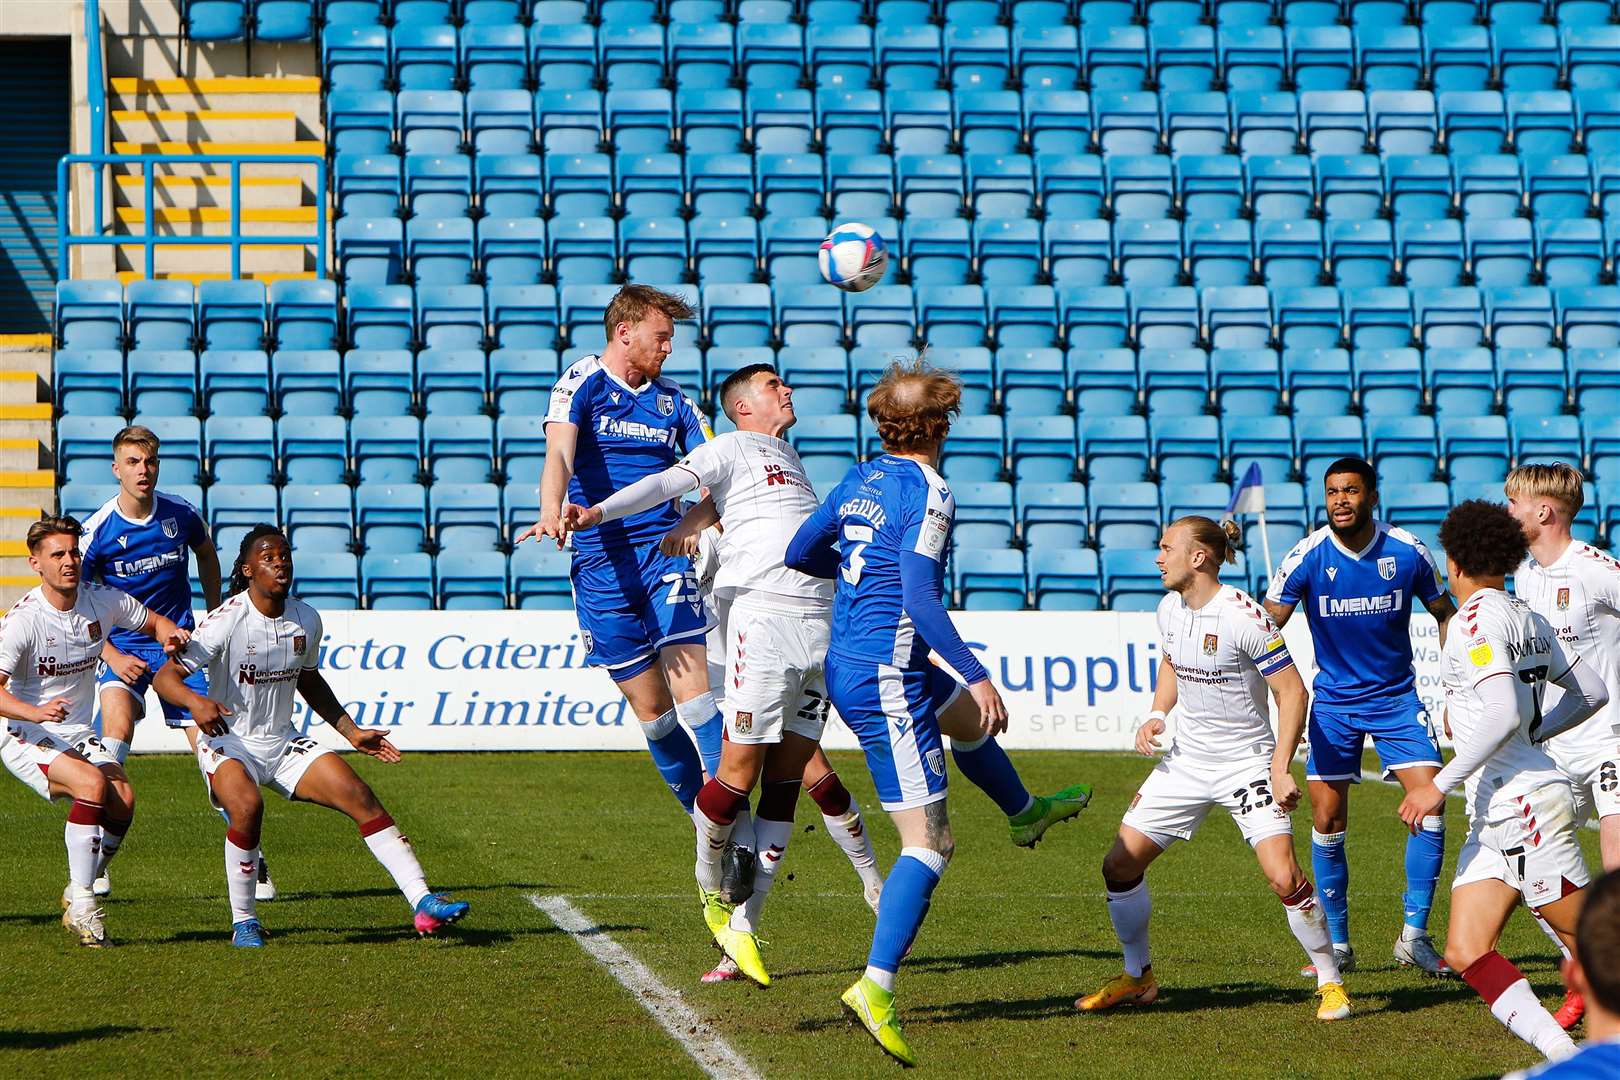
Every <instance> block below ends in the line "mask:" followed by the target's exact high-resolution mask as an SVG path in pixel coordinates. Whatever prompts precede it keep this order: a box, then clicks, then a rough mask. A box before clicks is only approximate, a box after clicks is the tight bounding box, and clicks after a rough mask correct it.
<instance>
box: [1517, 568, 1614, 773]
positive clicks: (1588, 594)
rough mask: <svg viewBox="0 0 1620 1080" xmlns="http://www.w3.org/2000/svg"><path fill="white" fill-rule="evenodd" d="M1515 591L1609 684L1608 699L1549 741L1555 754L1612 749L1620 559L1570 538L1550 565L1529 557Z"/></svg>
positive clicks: (1559, 637)
mask: <svg viewBox="0 0 1620 1080" xmlns="http://www.w3.org/2000/svg"><path fill="white" fill-rule="evenodd" d="M1513 591H1514V593H1515V594H1516V595H1517V596H1518V597H1519V599H1521V600H1523V601H1524V602H1525V603H1527V604H1529V605H1530V610H1532V611H1534V612H1535V613H1536V614H1537V615H1540V616H1541V617H1542V618H1543V619H1546V620H1547V622H1548V623H1549V624H1551V626H1552V628H1553V630H1554V631H1555V632H1556V633H1557V634H1558V640H1559V641H1562V642H1563V643H1564V644H1565V645H1566V646H1567V647H1569V648H1570V649H1572V650H1574V651H1575V652H1576V653H1579V654H1580V657H1581V659H1582V660H1583V661H1585V662H1586V663H1588V664H1591V665H1592V668H1593V670H1595V671H1596V672H1597V673H1598V674H1599V675H1600V676H1602V678H1603V685H1604V686H1605V687H1607V688H1608V691H1609V701H1610V704H1608V705H1605V706H1604V707H1603V708H1601V709H1599V710H1598V711H1597V713H1596V714H1594V715H1593V716H1592V718H1591V719H1589V720H1587V721H1586V723H1584V724H1580V725H1577V726H1576V727H1574V728H1572V729H1571V730H1569V731H1566V732H1564V733H1563V734H1562V735H1557V736H1554V737H1553V738H1552V739H1549V740H1548V741H1547V748H1548V750H1549V751H1550V752H1552V753H1553V754H1554V755H1555V756H1557V755H1559V754H1561V753H1562V752H1564V751H1569V752H1571V753H1572V754H1573V755H1574V756H1577V757H1579V756H1584V751H1585V750H1587V749H1589V748H1590V749H1602V750H1612V749H1613V748H1614V745H1615V742H1616V740H1617V739H1620V724H1617V721H1620V710H1617V709H1616V708H1615V706H1614V701H1615V700H1616V699H1617V698H1620V562H1616V561H1615V560H1614V559H1613V558H1611V557H1610V556H1609V555H1608V554H1607V553H1606V552H1602V551H1599V550H1598V549H1597V548H1595V547H1593V546H1592V545H1591V544H1586V543H1582V542H1581V541H1579V540H1576V541H1574V542H1573V543H1571V544H1570V545H1569V547H1567V548H1565V549H1564V553H1563V554H1562V555H1560V556H1559V557H1558V558H1557V559H1555V560H1554V561H1553V563H1552V565H1551V566H1542V565H1541V564H1540V563H1538V562H1536V560H1535V559H1534V558H1533V557H1532V558H1528V559H1525V560H1524V564H1523V565H1522V566H1520V567H1519V569H1518V570H1516V571H1515V572H1514V574H1513Z"/></svg>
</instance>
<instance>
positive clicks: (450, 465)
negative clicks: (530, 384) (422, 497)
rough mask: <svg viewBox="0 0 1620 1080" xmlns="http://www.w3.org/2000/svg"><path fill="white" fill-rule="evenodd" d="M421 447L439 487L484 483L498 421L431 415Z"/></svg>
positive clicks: (489, 466)
mask: <svg viewBox="0 0 1620 1080" xmlns="http://www.w3.org/2000/svg"><path fill="white" fill-rule="evenodd" d="M422 446H423V450H424V452H425V456H426V459H427V467H428V472H429V473H430V474H432V476H433V480H434V482H435V483H436V484H451V485H467V484H480V483H485V482H487V481H488V480H489V478H490V476H491V474H492V473H493V471H494V469H493V462H494V458H495V421H494V420H493V419H491V418H490V417H488V416H481V415H473V416H454V415H450V416H447V415H444V414H442V413H435V412H430V413H428V416H427V419H426V420H424V421H423V422H422ZM359 456H360V455H359V448H358V446H357V447H356V451H355V457H356V458H358V457H359Z"/></svg>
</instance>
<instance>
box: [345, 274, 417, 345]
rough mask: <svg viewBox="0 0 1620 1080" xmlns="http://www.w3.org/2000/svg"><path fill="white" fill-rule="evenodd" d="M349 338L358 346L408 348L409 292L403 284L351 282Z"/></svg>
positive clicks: (410, 332) (411, 332) (410, 323)
mask: <svg viewBox="0 0 1620 1080" xmlns="http://www.w3.org/2000/svg"><path fill="white" fill-rule="evenodd" d="M347 300H348V340H349V343H350V344H351V345H353V346H354V347H355V348H359V349H408V348H410V345H411V341H412V339H413V336H414V328H413V321H414V320H413V312H412V292H411V289H410V288H409V287H408V286H405V285H365V284H357V285H351V286H350V287H349V289H348V296H347Z"/></svg>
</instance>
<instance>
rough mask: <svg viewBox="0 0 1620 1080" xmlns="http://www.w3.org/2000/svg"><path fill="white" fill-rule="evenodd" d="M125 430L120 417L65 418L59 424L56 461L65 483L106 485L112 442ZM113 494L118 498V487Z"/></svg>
mask: <svg viewBox="0 0 1620 1080" xmlns="http://www.w3.org/2000/svg"><path fill="white" fill-rule="evenodd" d="M123 426H124V421H123V419H122V418H120V417H117V416H64V417H62V418H61V419H60V420H58V421H57V424H56V458H57V465H58V468H59V470H60V473H61V479H62V481H63V483H64V484H72V485H83V484H93V485H100V484H105V483H106V481H107V480H108V479H109V475H110V474H109V471H108V468H107V461H108V455H109V453H110V452H111V450H112V439H113V436H114V435H116V434H118V431H119V429H120V428H122V427H123ZM113 494H115V495H116V494H117V491H116V485H115V490H114V492H113ZM105 501H106V499H103V500H102V502H105ZM95 505H96V506H97V507H99V506H100V505H101V503H96V504H95ZM92 509H94V507H92Z"/></svg>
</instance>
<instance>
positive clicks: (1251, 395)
mask: <svg viewBox="0 0 1620 1080" xmlns="http://www.w3.org/2000/svg"><path fill="white" fill-rule="evenodd" d="M1209 359H1210V374H1211V385H1212V387H1213V389H1214V392H1215V404H1216V407H1217V408H1218V409H1219V410H1220V412H1221V415H1222V416H1226V417H1231V416H1269V415H1271V414H1273V413H1275V412H1277V411H1278V407H1279V405H1280V403H1281V398H1282V369H1281V366H1280V365H1279V362H1278V358H1277V353H1276V352H1275V351H1274V350H1272V349H1269V348H1265V347H1263V346H1251V347H1238V348H1216V349H1214V350H1213V351H1212V352H1211V353H1210V358H1209Z"/></svg>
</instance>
